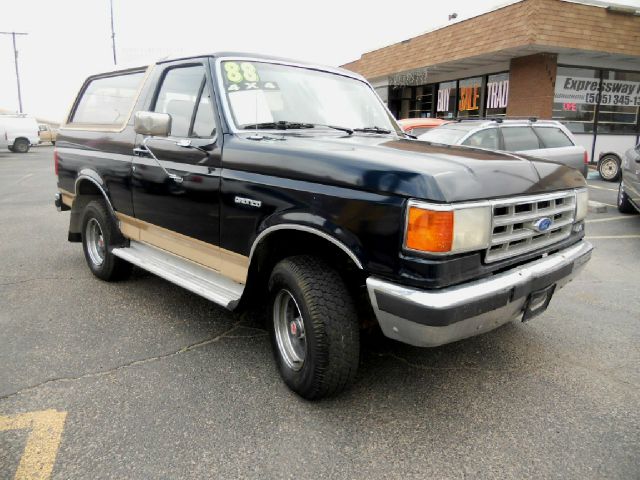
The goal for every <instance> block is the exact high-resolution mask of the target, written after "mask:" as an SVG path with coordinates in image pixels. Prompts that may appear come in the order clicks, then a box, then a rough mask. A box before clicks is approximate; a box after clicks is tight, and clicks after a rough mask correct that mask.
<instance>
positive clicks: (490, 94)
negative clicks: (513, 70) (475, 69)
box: [485, 73, 509, 117]
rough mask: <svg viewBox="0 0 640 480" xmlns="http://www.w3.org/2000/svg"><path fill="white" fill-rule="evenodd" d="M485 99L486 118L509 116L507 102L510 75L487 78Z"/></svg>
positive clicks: (500, 74) (502, 74)
mask: <svg viewBox="0 0 640 480" xmlns="http://www.w3.org/2000/svg"><path fill="white" fill-rule="evenodd" d="M485 99H486V101H485V116H486V117H504V116H506V115H507V102H508V99H509V74H508V73H498V74H496V75H489V76H488V77H487V88H486V94H485Z"/></svg>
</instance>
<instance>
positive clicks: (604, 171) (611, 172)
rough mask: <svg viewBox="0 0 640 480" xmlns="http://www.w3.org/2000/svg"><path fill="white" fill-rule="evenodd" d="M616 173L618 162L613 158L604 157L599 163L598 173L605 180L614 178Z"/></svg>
mask: <svg viewBox="0 0 640 480" xmlns="http://www.w3.org/2000/svg"><path fill="white" fill-rule="evenodd" d="M617 174H618V162H616V161H615V160H614V159H613V158H606V159H604V160H603V161H602V163H601V164H600V175H602V178H604V179H606V180H610V179H612V178H614V177H615V176H616V175H617Z"/></svg>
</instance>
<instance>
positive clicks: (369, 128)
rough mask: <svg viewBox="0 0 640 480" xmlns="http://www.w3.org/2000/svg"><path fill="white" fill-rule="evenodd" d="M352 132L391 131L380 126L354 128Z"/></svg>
mask: <svg viewBox="0 0 640 480" xmlns="http://www.w3.org/2000/svg"><path fill="white" fill-rule="evenodd" d="M353 131H354V132H364V133H391V130H389V129H386V128H382V127H376V126H373V127H363V128H354V129H353Z"/></svg>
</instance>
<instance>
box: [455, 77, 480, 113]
mask: <svg viewBox="0 0 640 480" xmlns="http://www.w3.org/2000/svg"><path fill="white" fill-rule="evenodd" d="M481 106H482V77H475V78H466V79H464V80H460V81H459V82H458V118H480V114H481V108H480V107H481Z"/></svg>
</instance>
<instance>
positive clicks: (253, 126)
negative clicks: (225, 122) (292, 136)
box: [242, 120, 353, 135]
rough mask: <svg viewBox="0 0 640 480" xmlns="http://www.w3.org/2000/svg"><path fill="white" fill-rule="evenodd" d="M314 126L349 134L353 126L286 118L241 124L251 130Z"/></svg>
mask: <svg viewBox="0 0 640 480" xmlns="http://www.w3.org/2000/svg"><path fill="white" fill-rule="evenodd" d="M314 127H327V128H333V129H334V130H340V131H342V132H346V133H348V134H349V135H351V134H352V133H353V128H348V127H339V126H337V125H326V124H323V123H305V122H288V121H286V120H280V121H278V122H263V123H253V124H251V125H245V126H243V127H242V129H243V130H252V129H256V128H266V129H275V130H290V129H291V130H294V129H297V128H314Z"/></svg>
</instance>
